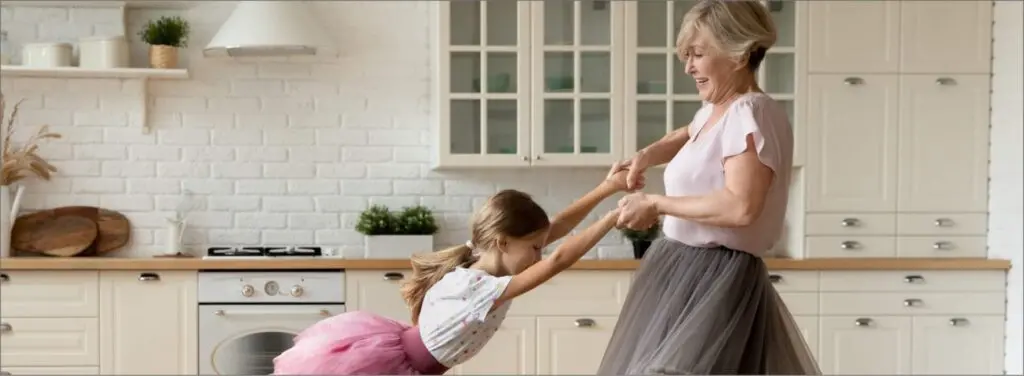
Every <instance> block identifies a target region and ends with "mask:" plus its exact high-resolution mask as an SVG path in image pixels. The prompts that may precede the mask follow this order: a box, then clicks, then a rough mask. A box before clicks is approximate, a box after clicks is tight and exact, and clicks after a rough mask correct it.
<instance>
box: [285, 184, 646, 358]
mask: <svg viewBox="0 0 1024 376" xmlns="http://www.w3.org/2000/svg"><path fill="white" fill-rule="evenodd" d="M625 173H626V172H625V171H622V172H619V173H615V174H610V175H609V177H608V178H607V179H606V180H605V181H604V182H602V183H601V184H600V185H598V187H597V188H595V189H594V190H593V191H591V192H590V193H588V194H587V195H585V196H584V197H583V198H581V199H580V200H578V201H576V202H575V203H573V204H572V205H570V206H569V208H567V209H566V210H565V211H564V212H562V213H560V214H559V215H558V216H556V217H555V218H554V220H553V221H551V222H549V221H548V216H547V214H546V213H545V212H544V209H541V207H540V206H539V205H537V203H535V202H534V201H533V200H532V199H531V198H530V196H528V195H526V194H525V193H522V192H518V191H514V190H505V191H501V192H498V193H497V194H495V195H494V196H492V197H491V198H490V199H488V200H487V202H486V203H485V204H484V206H483V208H481V209H480V211H479V212H477V213H476V215H475V216H474V218H473V225H472V233H473V235H472V240H470V241H468V242H466V244H465V245H460V246H456V247H453V248H451V249H447V250H443V251H438V252H432V253H426V254H420V255H416V256H414V257H413V258H412V267H413V275H412V277H411V278H409V279H408V280H407V281H406V282H405V283H404V284H403V286H402V297H403V298H404V299H405V301H406V303H407V304H408V305H409V307H410V308H411V310H412V323H413V326H409V325H407V324H404V323H400V322H397V321H394V320H390V319H387V318H384V317H381V316H378V315H375V314H372V313H368V312H362V311H355V312H349V313H343V314H340V315H337V316H334V317H332V318H329V319H325V320H322V321H320V322H319V323H317V324H315V325H313V326H312V327H310V328H308V329H306V330H305V331H303V332H302V333H301V334H299V335H298V336H296V338H295V345H294V346H293V347H292V348H291V349H289V350H288V351H285V352H284V353H282V354H281V355H280V356H278V357H277V358H275V359H274V373H275V374H278V375H370V374H373V375H416V374H430V375H440V374H443V373H445V372H447V371H448V369H449V368H451V367H454V366H456V365H458V364H461V363H463V362H465V361H467V360H469V359H470V358H472V357H473V356H474V355H476V353H477V352H478V351H480V349H481V348H482V347H483V346H484V345H485V344H486V343H487V341H488V340H490V339H491V336H493V335H494V333H495V332H496V331H497V330H498V327H500V326H501V322H502V321H503V320H504V319H505V313H506V312H508V309H509V306H510V304H509V303H510V301H511V300H512V299H513V298H515V297H517V296H519V295H522V294H524V293H526V292H527V291H530V290H532V289H533V288H535V287H537V286H538V285H540V284H541V283H543V282H545V281H547V280H548V279H550V278H551V277H553V276H555V274H558V273H559V272H561V271H563V270H565V269H566V268H568V267H569V266H571V265H572V264H574V263H575V262H576V261H578V260H579V259H580V257H582V256H583V255H584V254H585V253H586V252H587V251H588V250H590V249H591V248H592V247H593V246H594V245H595V244H596V243H597V242H598V241H599V240H600V239H601V238H602V237H604V235H605V234H607V233H608V231H609V230H611V229H612V228H613V227H614V225H615V221H616V220H617V219H618V210H617V209H616V210H614V211H612V212H610V213H608V214H606V215H605V216H604V217H602V218H601V219H600V220H599V221H597V222H596V223H594V224H593V225H591V226H590V227H588V228H587V229H586V230H584V231H582V232H581V233H580V234H578V235H574V236H571V237H569V238H568V239H567V240H566V241H565V242H564V243H563V244H562V245H560V246H559V247H558V249H557V250H555V252H554V253H553V254H552V255H551V256H549V257H547V258H544V259H541V250H542V249H544V247H545V246H546V245H548V244H550V243H551V242H553V241H555V240H557V239H558V238H561V237H562V236H565V234H567V233H569V231H570V230H572V228H574V227H576V225H577V224H579V222H580V221H581V220H583V218H584V217H586V215H587V214H588V213H590V211H591V210H593V209H594V207H595V206H597V204H598V203H600V202H601V201H602V200H604V199H605V198H607V197H608V196H611V195H612V194H614V193H616V192H618V191H620V190H624V189H625Z"/></svg>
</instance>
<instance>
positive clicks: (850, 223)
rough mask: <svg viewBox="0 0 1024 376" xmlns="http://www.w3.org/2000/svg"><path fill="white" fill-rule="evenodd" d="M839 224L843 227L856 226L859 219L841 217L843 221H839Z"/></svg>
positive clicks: (858, 224) (858, 223)
mask: <svg viewBox="0 0 1024 376" xmlns="http://www.w3.org/2000/svg"><path fill="white" fill-rule="evenodd" d="M839 225H840V226H843V227H857V226H860V220H858V219H857V218H843V221H842V222H839Z"/></svg>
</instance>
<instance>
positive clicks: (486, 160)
mask: <svg viewBox="0 0 1024 376" xmlns="http://www.w3.org/2000/svg"><path fill="white" fill-rule="evenodd" d="M528 16H529V3H528V2H517V1H515V0H486V1H446V2H443V3H442V4H440V22H441V23H442V25H448V27H447V28H446V27H441V28H439V29H440V34H441V35H440V41H441V44H442V46H440V48H439V50H440V51H441V53H442V55H441V57H440V64H439V66H440V69H441V75H440V76H439V77H442V79H440V80H439V82H438V85H439V86H440V87H439V89H440V90H439V98H440V100H441V106H440V107H441V109H440V112H441V114H440V115H441V116H440V119H441V125H440V126H441V136H440V140H439V141H440V147H441V148H442V152H441V155H440V158H442V159H443V161H441V164H443V165H447V166H501V165H527V164H529V156H530V147H529V128H528V127H527V126H525V125H523V124H528V119H529V114H530V112H529V105H530V103H529V100H528V99H527V98H529V92H528V88H529V82H530V81H529V76H528V72H529V71H528V69H529V65H528V64H529V60H528V55H529V54H528V53H529V51H528V48H527V47H526V46H527V42H528V41H529V39H528V38H529V28H528V25H529V24H528ZM444 44H447V45H444ZM443 77H447V79H444V78H443Z"/></svg>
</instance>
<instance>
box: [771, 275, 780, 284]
mask: <svg viewBox="0 0 1024 376" xmlns="http://www.w3.org/2000/svg"><path fill="white" fill-rule="evenodd" d="M768 280H769V281H771V282H772V283H779V282H782V276H781V275H778V274H770V275H768Z"/></svg>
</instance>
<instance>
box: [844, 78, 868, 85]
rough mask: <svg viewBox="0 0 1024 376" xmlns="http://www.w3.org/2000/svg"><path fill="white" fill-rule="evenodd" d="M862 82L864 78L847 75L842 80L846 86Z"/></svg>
mask: <svg viewBox="0 0 1024 376" xmlns="http://www.w3.org/2000/svg"><path fill="white" fill-rule="evenodd" d="M863 83H864V79H863V78H860V77H847V78H846V79H845V80H843V84H844V85H847V86H852V85H860V84H863Z"/></svg>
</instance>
